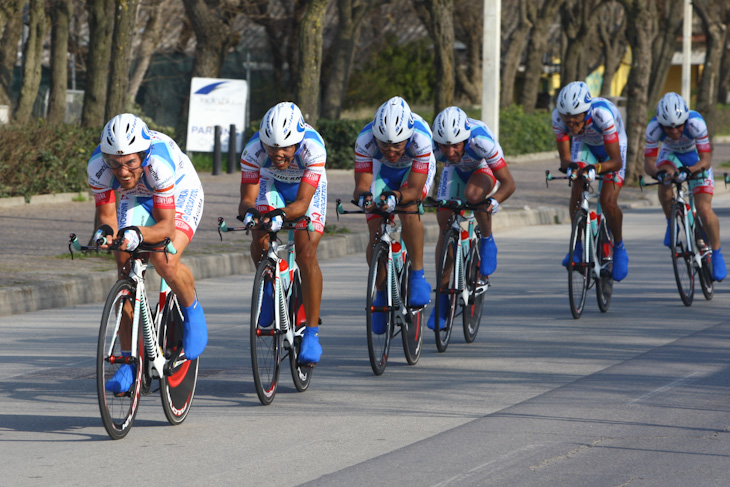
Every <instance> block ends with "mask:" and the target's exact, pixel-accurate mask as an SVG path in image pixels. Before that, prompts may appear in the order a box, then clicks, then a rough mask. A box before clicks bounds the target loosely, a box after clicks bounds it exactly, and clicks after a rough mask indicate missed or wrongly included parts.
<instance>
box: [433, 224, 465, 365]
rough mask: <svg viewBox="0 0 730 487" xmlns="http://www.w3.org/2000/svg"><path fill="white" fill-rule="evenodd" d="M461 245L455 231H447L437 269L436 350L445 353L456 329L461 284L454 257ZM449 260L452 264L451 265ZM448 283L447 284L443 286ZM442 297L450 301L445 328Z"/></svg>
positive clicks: (434, 328)
mask: <svg viewBox="0 0 730 487" xmlns="http://www.w3.org/2000/svg"><path fill="white" fill-rule="evenodd" d="M457 245H461V242H460V241H459V235H458V234H457V233H456V232H454V231H451V230H449V231H447V232H446V234H445V235H444V241H443V244H442V245H441V252H440V255H439V261H438V262H439V265H438V266H437V268H436V304H435V306H434V308H435V310H434V313H436V319H435V320H434V327H433V330H434V335H435V337H436V349H437V350H438V351H439V352H441V353H443V352H445V351H446V348H447V347H448V346H449V340H451V331H452V330H453V329H454V317H455V314H456V309H457V303H458V299H459V292H460V291H461V290H460V289H459V283H458V280H457V276H456V266H455V265H454V256H455V255H456V246H457ZM449 260H451V263H450V264H449ZM445 271H448V273H449V274H448V277H447V278H446V279H445V276H444V272H445ZM444 281H446V284H443V283H444ZM441 295H445V296H447V300H448V307H449V310H448V316H447V317H446V323H445V325H444V327H443V328H440V327H439V325H440V321H441V320H440V319H439V317H440V316H441V313H442V310H441Z"/></svg>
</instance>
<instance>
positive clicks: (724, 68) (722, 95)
mask: <svg viewBox="0 0 730 487" xmlns="http://www.w3.org/2000/svg"><path fill="white" fill-rule="evenodd" d="M725 25H730V18H729V19H727V20H726V21H725ZM725 42H726V43H730V36H726V41H725ZM728 95H730V47H728V46H726V47H725V51H723V54H722V62H721V63H720V82H719V84H718V87H717V102H718V103H728V101H730V97H729V96H728Z"/></svg>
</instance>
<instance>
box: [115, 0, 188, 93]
mask: <svg viewBox="0 0 730 487" xmlns="http://www.w3.org/2000/svg"><path fill="white" fill-rule="evenodd" d="M175 3H177V2H175ZM176 6H177V5H176V4H173V2H172V1H171V0H155V1H154V2H152V3H151V4H140V12H141V11H142V9H144V11H145V13H146V15H147V20H146V22H145V27H144V31H143V32H142V40H141V41H140V44H139V47H138V48H137V53H136V55H135V58H134V71H133V72H132V76H131V79H130V81H129V89H128V91H129V101H130V102H133V101H134V100H135V98H137V93H138V92H139V87H140V86H141V85H142V81H143V80H144V75H145V73H147V68H148V67H149V65H150V60H151V59H152V54H154V52H155V48H156V47H157V46H158V45H159V43H160V39H161V38H162V27H163V25H162V20H163V18H162V17H163V11H164V17H165V18H166V19H169V18H170V17H171V15H170V14H171V12H173V11H174V10H175V8H176ZM180 17H182V15H181V16H180Z"/></svg>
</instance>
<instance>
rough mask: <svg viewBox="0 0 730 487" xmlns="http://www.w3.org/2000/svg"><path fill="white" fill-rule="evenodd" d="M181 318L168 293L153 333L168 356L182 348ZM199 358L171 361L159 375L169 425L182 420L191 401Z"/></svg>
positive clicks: (182, 325)
mask: <svg viewBox="0 0 730 487" xmlns="http://www.w3.org/2000/svg"><path fill="white" fill-rule="evenodd" d="M184 322H185V320H184V318H183V315H182V311H181V309H180V303H179V302H178V300H177V296H175V294H174V293H173V292H170V293H168V295H167V301H166V302H165V307H164V308H163V310H162V321H161V324H160V330H159V335H158V337H157V339H158V342H157V343H158V344H159V345H160V347H162V350H163V351H164V354H165V358H166V359H168V360H169V359H170V358H171V357H173V356H174V355H175V354H176V353H177V352H178V350H180V349H181V348H182V340H183V331H184V329H185V328H184V326H185V325H184ZM199 360H200V357H198V358H195V359H193V360H182V361H177V363H172V364H170V366H171V370H170V375H164V376H163V377H161V378H160V398H161V400H162V409H163V410H164V411H165V417H166V418H167V421H169V423H170V424H172V425H178V424H180V423H182V422H183V421H185V418H187V417H188V413H189V412H190V407H191V406H192V405H193V397H194V396H195V387H196V385H197V383H198V367H199ZM166 374H167V372H166Z"/></svg>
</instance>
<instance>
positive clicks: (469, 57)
mask: <svg viewBox="0 0 730 487" xmlns="http://www.w3.org/2000/svg"><path fill="white" fill-rule="evenodd" d="M481 7H482V2H481V1H480V0H455V1H454V34H455V37H456V40H458V41H461V42H462V43H463V44H464V46H465V47H466V56H465V58H466V63H464V66H463V67H462V65H461V64H459V63H458V62H457V65H456V68H455V71H456V83H457V85H456V86H457V93H459V92H463V93H464V94H465V95H466V96H467V97H468V98H469V100H470V101H471V103H474V104H477V103H481V99H482V44H483V36H482V31H483V29H484V9H483V8H481ZM513 79H514V78H513Z"/></svg>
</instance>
